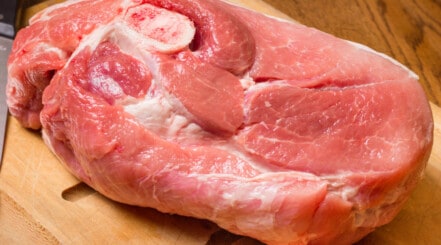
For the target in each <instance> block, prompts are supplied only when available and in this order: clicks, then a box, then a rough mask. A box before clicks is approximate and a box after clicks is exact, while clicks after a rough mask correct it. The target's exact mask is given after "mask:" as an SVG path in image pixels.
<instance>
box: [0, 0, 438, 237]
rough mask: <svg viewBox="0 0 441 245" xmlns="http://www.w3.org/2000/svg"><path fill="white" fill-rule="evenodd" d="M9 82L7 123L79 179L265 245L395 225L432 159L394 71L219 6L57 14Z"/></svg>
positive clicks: (329, 42) (403, 76)
mask: <svg viewBox="0 0 441 245" xmlns="http://www.w3.org/2000/svg"><path fill="white" fill-rule="evenodd" d="M8 72H9V79H8V84H7V96H8V97H7V102H8V105H9V108H10V112H11V113H12V115H13V116H15V117H16V118H17V119H18V120H19V121H20V122H21V123H22V125H23V126H24V127H29V128H33V129H39V128H41V129H42V134H43V138H44V141H45V142H46V144H47V145H48V146H49V147H50V148H51V150H52V151H53V152H54V153H55V154H56V156H57V157H58V158H59V159H60V160H61V162H62V163H63V164H64V165H65V166H66V167H67V169H68V170H69V171H70V172H71V173H72V174H73V175H75V176H76V177H78V178H79V179H80V180H82V181H84V182H85V183H87V184H88V185H90V186H92V187H93V188H95V189H96V190H98V191H99V192H100V193H102V194H104V195H106V196H107V197H109V198H111V199H113V200H116V201H118V202H123V203H127V204H131V205H138V206H144V207H152V208H155V209H157V210H159V211H161V212H166V213H173V214H180V215H185V216H191V217H196V218H201V219H208V220H211V221H213V222H215V223H216V224H218V225H219V226H220V227H223V228H225V229H226V230H228V231H231V232H233V233H236V234H241V235H245V236H250V237H253V238H255V239H258V240H260V241H262V242H264V243H267V244H350V243H353V242H355V241H358V240H359V239H361V238H362V237H363V236H365V235H366V234H368V233H369V232H371V231H373V230H374V229H375V228H376V227H378V226H381V225H384V224H386V223H388V222H390V221H391V220H392V219H393V218H394V216H396V214H397V213H398V212H399V210H400V209H401V208H402V206H403V204H404V202H405V201H406V199H407V198H408V197H409V195H410V193H411V191H412V190H413V189H414V187H415V185H416V183H417V182H418V180H419V179H420V177H421V175H422V173H423V170H424V167H425V164H426V162H427V159H428V157H429V154H430V150H431V146H432V133H433V120H432V114H431V111H430V107H429V104H428V101H427V98H426V97H425V94H424V92H423V90H422V88H421V86H420V84H419V83H418V80H417V79H418V77H417V76H416V75H415V74H414V73H413V72H411V71H410V70H408V69H407V68H405V67H404V66H403V65H401V64H399V63H398V62H396V61H394V60H393V59H391V58H389V57H387V56H385V55H383V54H379V53H377V52H375V51H373V50H371V49H369V48H367V47H365V46H363V45H360V44H356V43H352V42H349V41H345V40H341V39H338V38H336V37H334V36H331V35H329V34H326V33H323V32H320V31H318V30H316V29H313V28H308V27H305V26H303V25H301V24H297V23H293V22H289V21H285V20H281V19H277V18H273V17H269V16H266V15H263V14H260V13H257V12H253V11H251V10H247V9H244V8H241V7H238V6H235V5H231V4H229V3H227V2H223V1H215V0H193V1H191V0H132V1H130V0H118V1H115V0H95V1H84V0H76V1H67V2H65V3H63V4H60V5H55V6H53V7H50V8H48V9H46V10H44V11H43V12H40V13H39V14H37V15H36V16H35V17H33V19H32V20H31V23H30V26H29V27H27V28H25V29H23V30H21V31H20V32H19V33H18V35H17V37H16V40H15V42H14V46H13V50H12V54H11V56H10V58H9V61H8Z"/></svg>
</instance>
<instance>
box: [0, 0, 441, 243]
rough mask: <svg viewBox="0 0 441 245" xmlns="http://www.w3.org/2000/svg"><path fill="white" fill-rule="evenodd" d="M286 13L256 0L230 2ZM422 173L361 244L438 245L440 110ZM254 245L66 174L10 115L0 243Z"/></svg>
mask: <svg viewBox="0 0 441 245" xmlns="http://www.w3.org/2000/svg"><path fill="white" fill-rule="evenodd" d="M234 2H237V3H239V4H243V5H246V6H248V7H250V8H253V9H256V10H258V11H261V12H265V13H267V14H271V15H275V16H279V17H283V18H288V17H287V16H285V15H283V14H281V13H280V12H278V11H277V10H275V9H274V8H272V7H270V6H268V5H266V4H265V3H264V2H262V1H260V0H254V1H246V0H241V1H239V0H235V1H234ZM431 106H432V110H433V115H434V119H435V132H434V133H435V142H434V147H433V150H432V155H431V158H430V160H429V163H428V166H427V169H426V171H425V176H424V178H423V179H422V181H421V182H420V183H419V185H418V186H417V188H416V190H415V191H414V193H413V195H412V196H411V198H410V200H409V201H408V202H407V204H406V206H405V207H404V209H403V210H402V211H401V212H400V214H399V215H398V216H397V217H396V218H395V219H394V221H392V223H390V224H388V225H386V226H384V227H381V228H379V229H378V230H377V231H375V232H374V233H372V234H371V235H369V236H368V237H366V238H365V239H364V240H362V241H361V242H360V243H359V244H441V236H440V235H439V234H441V205H439V204H440V203H441V142H440V140H441V109H440V108H439V107H437V106H435V105H433V104H432V105H431ZM59 243H61V244H103V243H104V244H121V243H124V244H126V243H129V244H201V245H202V244H208V245H213V244H236V245H240V244H242V245H243V244H258V242H256V241H254V240H252V239H249V238H241V237H239V236H235V235H232V234H229V233H228V232H225V231H223V230H221V229H219V228H218V227H217V226H216V225H215V224H213V223H211V222H208V221H204V220H197V219H192V218H186V217H181V216H176V215H168V214H162V213H159V212H157V211H155V210H153V209H147V208H139V207H132V206H127V205H123V204H119V203H116V202H113V201H111V200H109V199H107V198H105V197H103V196H102V195H100V194H99V193H97V192H95V191H94V190H92V189H90V188H89V187H87V186H86V185H84V184H82V183H81V182H79V181H78V180H77V179H75V178H74V177H73V176H72V175H70V174H69V173H68V172H67V171H66V170H65V169H64V168H63V166H62V165H61V164H60V163H59V162H58V160H57V159H56V158H55V157H54V155H52V154H51V152H50V151H49V150H48V148H47V147H46V146H45V145H44V144H43V141H42V139H41V135H40V133H39V132H34V131H29V130H26V129H24V128H22V127H21V126H20V125H19V124H18V122H17V121H16V120H15V119H14V118H12V117H10V118H9V123H8V128H7V137H6V143H5V154H4V160H3V166H2V168H1V171H0V244H59Z"/></svg>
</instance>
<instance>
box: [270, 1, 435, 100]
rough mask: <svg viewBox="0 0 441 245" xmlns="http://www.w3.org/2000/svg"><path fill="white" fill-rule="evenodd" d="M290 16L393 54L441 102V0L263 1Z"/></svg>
mask: <svg viewBox="0 0 441 245" xmlns="http://www.w3.org/2000/svg"><path fill="white" fill-rule="evenodd" d="M264 1H265V2H266V3H268V4H270V5H271V6H273V7H275V8H276V9H278V10H279V11H282V12H283V13H285V14H286V15H288V16H290V17H291V18H293V19H295V20H297V21H298V22H300V23H303V24H305V25H308V26H312V27H315V28H317V29H320V30H322V31H325V32H328V33H331V34H334V35H336V36H338V37H341V38H344V39H348V40H352V41H355V42H359V43H362V44H365V45H367V46H369V47H371V48H373V49H375V50H377V51H380V52H382V53H385V54H387V55H389V56H391V57H394V58H395V59H397V60H398V61H399V62H401V63H403V64H405V65H406V66H408V67H409V68H410V69H412V70H413V71H414V72H415V73H417V74H418V75H419V76H420V82H421V84H422V86H423V88H424V90H425V92H426V94H427V96H428V98H429V100H430V101H432V102H433V103H435V104H437V105H438V106H440V105H441V81H440V79H441V1H440V0H369V1H366V0H337V1H328V0H264Z"/></svg>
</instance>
